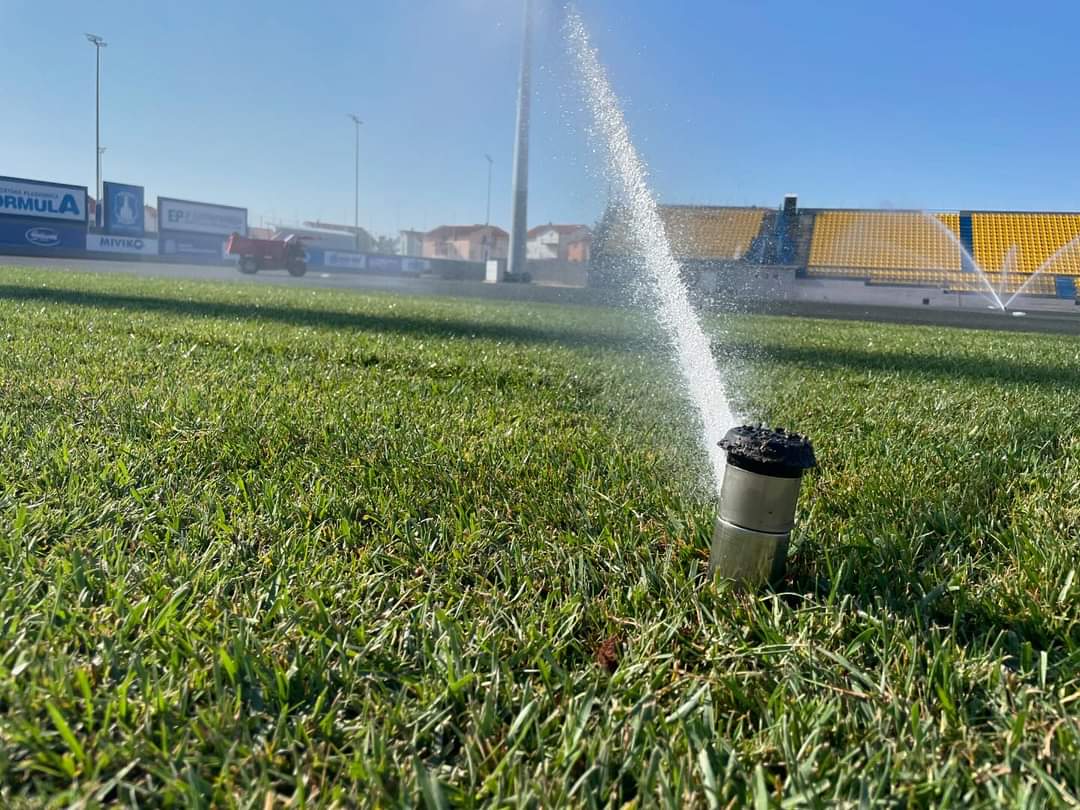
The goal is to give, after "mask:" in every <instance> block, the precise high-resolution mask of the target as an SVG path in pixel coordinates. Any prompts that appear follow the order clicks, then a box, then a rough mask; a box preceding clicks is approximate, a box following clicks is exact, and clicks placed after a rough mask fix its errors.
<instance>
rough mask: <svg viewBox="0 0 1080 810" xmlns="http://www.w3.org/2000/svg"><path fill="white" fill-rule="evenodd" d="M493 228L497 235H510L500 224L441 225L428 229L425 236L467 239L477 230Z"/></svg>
mask: <svg viewBox="0 0 1080 810" xmlns="http://www.w3.org/2000/svg"><path fill="white" fill-rule="evenodd" d="M489 229H490V230H492V231H494V232H495V235H496V236H510V234H508V233H507V232H506V231H504V230H503V229H502V228H500V227H499V226H498V225H440V226H439V227H438V228H434V229H432V230H430V231H428V232H427V233H426V234H425V236H427V237H429V238H431V239H448V240H449V239H466V238H468V237H469V236H472V235H473V234H474V233H476V232H477V231H484V230H489Z"/></svg>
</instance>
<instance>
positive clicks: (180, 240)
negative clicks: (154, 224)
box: [158, 231, 228, 262]
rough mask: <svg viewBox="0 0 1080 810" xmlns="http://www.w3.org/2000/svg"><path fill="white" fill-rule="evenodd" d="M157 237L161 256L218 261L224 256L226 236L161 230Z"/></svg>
mask: <svg viewBox="0 0 1080 810" xmlns="http://www.w3.org/2000/svg"><path fill="white" fill-rule="evenodd" d="M158 237H159V238H158V252H159V254H160V255H162V256H170V257H175V258H178V259H188V260H191V261H199V262H220V261H221V260H222V259H224V258H225V240H226V239H228V237H226V236H213V235H203V234H192V233H169V232H168V231H163V232H161V233H160V234H158Z"/></svg>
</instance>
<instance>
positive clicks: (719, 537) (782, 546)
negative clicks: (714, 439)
mask: <svg viewBox="0 0 1080 810" xmlns="http://www.w3.org/2000/svg"><path fill="white" fill-rule="evenodd" d="M720 447H721V449H723V450H724V451H725V452H726V453H727V463H726V465H725V468H724V480H723V484H722V485H721V487H720V514H719V516H718V517H717V518H716V526H715V529H714V531H713V541H712V554H711V556H710V560H709V574H710V577H711V578H714V579H715V578H717V577H719V578H722V579H728V580H732V581H733V582H735V583H736V584H737V585H738V586H739V587H743V588H747V589H753V588H757V587H760V586H762V585H764V584H766V583H774V584H775V583H776V582H778V581H779V580H780V579H782V578H783V576H784V570H785V566H786V561H787V550H788V543H789V542H790V539H791V530H792V529H793V528H795V506H796V505H797V503H798V500H799V489H800V487H801V485H802V477H803V473H805V472H806V470H808V469H810V468H812V467H815V466H817V459H816V458H815V457H814V446H813V445H812V444H811V442H810V440H809V439H807V438H806V437H805V436H802V435H800V434H798V433H788V432H787V431H785V430H783V429H781V428H774V429H772V430H770V429H769V428H765V427H762V426H760V425H758V426H752V425H743V426H742V427H736V428H732V429H731V430H729V431H728V432H727V435H725V436H724V438H723V440H722V441H721V442H720Z"/></svg>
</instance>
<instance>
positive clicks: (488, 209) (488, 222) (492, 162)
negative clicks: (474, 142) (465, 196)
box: [484, 155, 495, 225]
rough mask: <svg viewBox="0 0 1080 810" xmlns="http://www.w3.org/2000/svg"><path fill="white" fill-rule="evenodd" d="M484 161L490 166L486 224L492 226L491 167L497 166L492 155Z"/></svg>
mask: <svg viewBox="0 0 1080 810" xmlns="http://www.w3.org/2000/svg"><path fill="white" fill-rule="evenodd" d="M484 159H485V160H487V164H488V186H487V188H488V194H487V216H486V217H485V218H484V224H485V225H490V224H491V167H492V166H494V165H495V161H494V160H492V159H491V155H484Z"/></svg>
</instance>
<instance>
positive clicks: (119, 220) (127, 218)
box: [112, 191, 139, 228]
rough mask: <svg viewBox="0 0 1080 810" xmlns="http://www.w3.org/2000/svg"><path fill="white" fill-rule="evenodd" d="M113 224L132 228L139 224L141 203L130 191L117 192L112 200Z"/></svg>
mask: <svg viewBox="0 0 1080 810" xmlns="http://www.w3.org/2000/svg"><path fill="white" fill-rule="evenodd" d="M112 204H113V209H112V218H113V222H115V223H116V224H117V225H123V226H125V227H129V228H130V227H132V226H133V225H137V224H138V222H139V211H138V206H139V201H138V199H137V198H136V197H135V195H134V194H132V193H131V192H130V191H117V192H115V193H114V194H113V199H112Z"/></svg>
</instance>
